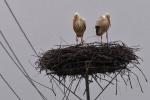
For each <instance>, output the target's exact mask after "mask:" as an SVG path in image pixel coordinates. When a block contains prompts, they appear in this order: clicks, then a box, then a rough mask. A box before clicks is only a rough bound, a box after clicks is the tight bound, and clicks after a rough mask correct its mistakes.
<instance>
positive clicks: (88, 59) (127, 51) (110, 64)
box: [37, 41, 140, 76]
mask: <svg viewBox="0 0 150 100" xmlns="http://www.w3.org/2000/svg"><path fill="white" fill-rule="evenodd" d="M138 50H139V48H132V47H128V46H127V45H126V44H124V43H123V42H121V41H113V42H109V43H100V42H94V43H83V44H78V45H59V46H58V48H57V49H51V50H48V51H46V52H44V53H43V54H41V57H40V58H39V59H38V61H37V63H38V68H39V69H40V71H46V73H47V75H48V74H56V75H58V76H67V75H69V76H76V75H85V74H88V75H92V74H97V73H101V74H105V73H115V72H117V71H119V70H123V69H127V68H128V67H129V66H128V65H129V64H139V59H140V58H139V57H138V56H136V54H135V52H136V51H138Z"/></svg>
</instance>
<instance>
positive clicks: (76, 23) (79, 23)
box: [73, 12, 111, 44]
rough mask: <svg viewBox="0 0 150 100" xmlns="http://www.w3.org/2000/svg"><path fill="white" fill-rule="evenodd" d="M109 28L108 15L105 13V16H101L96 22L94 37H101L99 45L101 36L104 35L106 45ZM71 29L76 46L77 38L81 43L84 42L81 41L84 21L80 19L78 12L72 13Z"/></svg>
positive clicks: (84, 25) (84, 28)
mask: <svg viewBox="0 0 150 100" xmlns="http://www.w3.org/2000/svg"><path fill="white" fill-rule="evenodd" d="M110 26H111V21H110V14H109V13H106V14H105V15H102V16H100V17H99V18H98V20H97V21H96V25H95V29H96V35H97V36H100V37H101V43H102V35H103V34H104V33H106V39H107V43H108V29H109V27H110ZM73 29H74V31H75V33H76V42H77V44H78V38H81V43H83V42H84V40H83V34H84V32H85V30H86V21H85V19H84V18H82V17H81V16H80V15H79V13H78V12H76V13H74V18H73Z"/></svg>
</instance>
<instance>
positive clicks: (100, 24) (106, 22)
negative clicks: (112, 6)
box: [95, 13, 111, 43]
mask: <svg viewBox="0 0 150 100" xmlns="http://www.w3.org/2000/svg"><path fill="white" fill-rule="evenodd" d="M110 26H111V21H110V14H108V13H106V14H105V15H102V16H100V18H99V19H98V20H97V21H96V25H95V29H96V35H98V36H101V42H102V35H103V34H104V33H106V38H107V43H108V29H109V27H110Z"/></svg>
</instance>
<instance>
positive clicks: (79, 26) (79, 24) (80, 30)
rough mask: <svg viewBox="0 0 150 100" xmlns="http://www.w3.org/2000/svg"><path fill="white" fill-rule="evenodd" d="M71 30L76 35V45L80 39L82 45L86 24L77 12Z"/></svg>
mask: <svg viewBox="0 0 150 100" xmlns="http://www.w3.org/2000/svg"><path fill="white" fill-rule="evenodd" d="M73 29H74V31H75V33H76V42H77V43H78V38H81V43H83V35H84V32H85V30H86V22H85V19H84V18H82V17H81V16H80V15H79V13H78V12H76V13H75V14H74V18H73Z"/></svg>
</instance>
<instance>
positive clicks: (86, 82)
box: [85, 73, 90, 100]
mask: <svg viewBox="0 0 150 100" xmlns="http://www.w3.org/2000/svg"><path fill="white" fill-rule="evenodd" d="M88 78H89V76H88V74H87V73H86V74H85V86H86V97H87V100H90V91H89V82H88Z"/></svg>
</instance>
